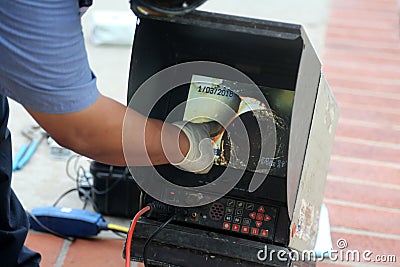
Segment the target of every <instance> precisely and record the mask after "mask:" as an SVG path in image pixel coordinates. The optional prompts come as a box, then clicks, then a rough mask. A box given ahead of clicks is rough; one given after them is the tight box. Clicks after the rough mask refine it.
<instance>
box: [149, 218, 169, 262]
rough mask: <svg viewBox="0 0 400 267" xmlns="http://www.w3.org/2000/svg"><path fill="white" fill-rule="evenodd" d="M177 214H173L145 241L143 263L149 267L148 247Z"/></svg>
mask: <svg viewBox="0 0 400 267" xmlns="http://www.w3.org/2000/svg"><path fill="white" fill-rule="evenodd" d="M175 216H176V215H172V216H171V217H170V218H169V219H168V220H167V221H166V222H165V223H163V224H162V225H160V226H159V227H158V228H157V230H155V231H154V233H152V234H151V236H150V237H149V238H148V239H147V241H146V243H144V247H143V263H144V266H145V267H147V266H148V265H147V248H148V246H149V244H150V242H151V240H152V239H153V238H154V237H155V236H156V235H157V234H158V233H159V232H161V230H162V229H164V228H165V226H167V225H168V224H169V223H170V222H171V221H172V220H173V219H175Z"/></svg>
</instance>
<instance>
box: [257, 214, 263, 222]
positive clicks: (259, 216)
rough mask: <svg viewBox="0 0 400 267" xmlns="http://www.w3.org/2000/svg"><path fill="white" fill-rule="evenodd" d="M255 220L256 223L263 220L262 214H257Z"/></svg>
mask: <svg viewBox="0 0 400 267" xmlns="http://www.w3.org/2000/svg"><path fill="white" fill-rule="evenodd" d="M256 219H257V221H262V220H263V219H264V214H261V213H257V216H256Z"/></svg>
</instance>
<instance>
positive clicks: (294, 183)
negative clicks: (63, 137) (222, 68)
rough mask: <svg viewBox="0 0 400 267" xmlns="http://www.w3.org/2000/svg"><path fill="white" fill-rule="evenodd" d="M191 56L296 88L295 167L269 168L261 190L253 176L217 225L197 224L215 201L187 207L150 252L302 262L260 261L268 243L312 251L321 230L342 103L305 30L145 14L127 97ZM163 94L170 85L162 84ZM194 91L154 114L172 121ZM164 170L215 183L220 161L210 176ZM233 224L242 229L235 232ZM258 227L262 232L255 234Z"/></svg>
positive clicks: (225, 202) (291, 143)
mask: <svg viewBox="0 0 400 267" xmlns="http://www.w3.org/2000/svg"><path fill="white" fill-rule="evenodd" d="M191 61H212V62H219V63H223V64H226V65H229V66H231V67H234V68H236V69H238V70H240V71H241V72H243V73H245V74H246V75H247V76H248V77H250V78H251V79H252V80H253V81H254V82H255V83H256V84H257V85H259V86H260V87H268V88H279V89H284V90H289V91H293V92H294V101H293V106H292V113H291V119H290V135H289V140H288V155H287V170H286V172H285V175H284V176H282V177H279V176H274V175H270V174H269V175H268V177H267V179H266V180H265V181H264V183H263V184H262V185H261V186H260V187H259V188H258V189H257V190H256V191H254V192H250V191H249V190H248V184H249V181H247V180H246V179H248V177H247V176H246V175H244V176H243V179H242V180H241V181H240V182H239V183H238V185H237V186H236V187H235V188H234V189H233V190H232V191H231V192H229V193H228V194H227V195H226V196H225V197H223V198H221V199H220V200H218V201H216V203H218V205H217V206H218V207H221V210H222V212H221V216H220V218H214V221H212V222H210V221H204V220H203V221H202V220H197V219H196V220H193V218H190V216H192V215H193V214H211V213H212V212H213V211H215V207H216V203H212V204H210V205H207V206H204V207H198V208H190V209H187V211H186V214H188V216H187V217H185V218H181V220H178V221H177V222H173V223H172V224H171V225H169V226H167V227H166V228H165V229H164V230H163V231H162V232H160V234H159V235H157V236H156V237H155V238H154V240H153V241H152V243H151V246H150V247H149V251H148V253H149V254H148V258H149V260H150V262H151V263H152V264H155V265H160V266H208V265H209V266H235V265H237V266H291V265H296V264H297V263H296V262H293V261H290V260H288V261H285V262H284V261H279V260H277V259H276V258H271V260H269V261H263V262H262V261H260V260H259V259H257V252H258V251H259V250H260V249H263V248H264V246H265V244H268V246H269V248H270V249H271V248H272V249H275V250H276V249H282V250H288V251H290V250H296V251H304V250H310V249H313V248H314V244H315V238H316V234H317V230H318V220H319V211H320V206H321V204H322V198H323V194H324V186H325V180H326V174H327V168H328V164H329V157H330V153H331V147H332V144H333V138H334V134H335V127H336V123H337V117H338V107H337V104H336V101H335V99H334V98H333V95H332V93H331V91H330V89H329V87H328V85H327V83H326V81H325V78H324V76H323V74H322V73H321V63H320V61H319V59H318V57H317V55H316V53H315V51H314V49H313V47H312V45H311V43H310V41H309V39H308V37H307V35H306V33H305V31H304V29H303V27H302V26H300V25H295V24H286V23H279V22H272V21H264V20H257V19H250V18H243V17H236V16H229V15H221V14H215V13H208V12H200V11H196V12H192V13H190V14H186V15H184V16H174V17H159V16H146V17H141V18H139V19H138V22H137V27H136V33H135V38H134V45H133V50H132V59H131V72H130V79H129V91H128V100H129V99H131V97H132V96H133V95H134V94H135V92H136V90H137V89H138V88H139V87H140V85H141V84H142V83H143V82H145V81H146V80H147V79H148V78H150V77H151V76H152V75H154V74H155V73H157V72H158V71H161V70H162V69H164V68H167V67H170V66H173V65H175V64H179V63H184V62H191ZM196 74H200V75H206V76H207V75H212V74H210V73H196ZM177 75H179V74H177ZM211 77H212V76H211ZM219 78H224V79H225V78H226V79H228V80H229V78H230V77H219ZM159 90H163V88H162V85H161V86H160V88H159ZM177 92H179V93H177ZM187 94H188V88H185V87H182V88H178V89H177V90H176V91H174V92H172V93H168V94H166V96H165V97H163V98H162V99H161V100H160V101H159V102H158V103H157V105H156V106H155V107H154V109H153V111H152V112H151V114H150V115H151V117H154V118H158V119H165V117H166V116H167V115H168V113H169V112H170V111H171V110H172V109H173V108H174V107H175V106H177V105H178V104H179V103H181V102H183V101H185V100H186V99H187ZM134 108H135V109H136V110H138V111H139V112H140V111H141V110H144V109H145V108H146V107H144V106H141V105H140V103H138V104H137V105H135V106H134ZM157 170H158V171H159V172H160V173H162V174H163V175H164V176H166V178H168V179H170V180H171V181H174V182H177V183H185V181H186V182H187V181H194V182H193V184H186V185H187V186H195V185H196V182H203V183H207V181H208V179H211V180H212V178H213V177H214V176H216V175H217V174H218V168H217V167H214V168H213V169H212V171H211V172H210V173H209V174H208V175H195V174H189V173H185V172H182V171H179V170H176V169H175V168H174V167H172V166H170V165H167V166H160V167H158V168H157ZM152 201H154V200H153V199H152V198H151V197H150V196H145V197H144V199H143V203H144V204H146V203H150V202H152ZM160 205H162V204H160ZM231 208H233V210H232V209H231ZM246 208H248V209H246ZM171 210H174V209H169V211H171ZM238 210H242V211H241V212H240V214H236V212H237V211H238ZM228 211H230V212H231V213H232V212H233V213H234V214H233V215H238V216H237V217H240V220H239V219H238V220H237V221H236V222H235V221H233V220H235V218H234V217H235V216H232V217H229V215H230V213H228ZM167 213H168V212H167ZM260 214H262V215H263V216H264V217H263V218H261V215H260ZM167 215H168V214H158V215H157V216H153V217H151V218H145V219H143V220H141V221H139V223H138V226H137V229H136V230H135V235H134V241H133V243H134V246H133V248H132V254H131V255H133V256H132V257H133V259H138V260H141V259H142V253H143V245H144V243H145V241H146V239H147V238H148V237H149V236H150V235H151V233H152V232H154V230H155V229H156V228H157V226H158V225H160V224H161V223H162V221H163V220H164V218H165V217H166V216H167ZM239 215H240V216H239ZM227 216H228V217H227ZM266 216H268V217H269V219H268V220H267V219H265V218H267V217H266ZM258 217H260V218H258ZM249 218H250V221H249ZM244 219H246V222H247V226H249V227H250V231H249V232H247V233H246V232H242V229H243V227H246V225H245V224H244ZM260 219H261V220H260ZM264 219H265V220H264ZM260 221H263V225H265V227H266V228H262V227H264V226H261V228H260V229H259V230H261V231H258V230H257V227H258V226H257V227H256V226H255V223H256V222H260ZM227 223H229V227H228V224H227ZM233 225H237V226H236V228H235V229H233ZM225 226H226V227H225ZM252 228H254V229H256V230H257V231H256V230H254V232H253V233H252V230H251V229H252ZM246 229H247V228H246ZM237 230H238V231H237ZM262 230H264V235H262V234H261V232H262ZM256 232H257V233H256ZM303 264H306V263H303Z"/></svg>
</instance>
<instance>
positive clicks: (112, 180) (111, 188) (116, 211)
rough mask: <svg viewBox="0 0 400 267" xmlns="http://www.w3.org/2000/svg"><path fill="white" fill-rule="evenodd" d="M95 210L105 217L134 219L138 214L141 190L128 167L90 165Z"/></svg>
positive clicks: (96, 163) (100, 164)
mask: <svg viewBox="0 0 400 267" xmlns="http://www.w3.org/2000/svg"><path fill="white" fill-rule="evenodd" d="M90 173H91V174H92V175H93V188H92V196H93V200H94V204H95V207H94V209H95V210H96V211H97V212H99V213H101V214H104V215H109V216H116V217H124V218H132V217H133V216H134V215H135V214H136V212H138V207H139V199H140V190H139V188H138V186H137V184H136V183H135V181H134V180H133V178H132V175H131V174H130V173H129V170H128V168H127V167H119V166H112V165H106V164H102V163H100V162H96V161H93V162H92V163H91V164H90Z"/></svg>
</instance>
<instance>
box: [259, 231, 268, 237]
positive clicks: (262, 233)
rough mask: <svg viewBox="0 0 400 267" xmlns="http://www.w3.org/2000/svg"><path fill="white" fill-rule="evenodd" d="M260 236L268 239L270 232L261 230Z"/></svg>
mask: <svg viewBox="0 0 400 267" xmlns="http://www.w3.org/2000/svg"><path fill="white" fill-rule="evenodd" d="M260 236H263V237H268V230H261V233H260Z"/></svg>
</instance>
